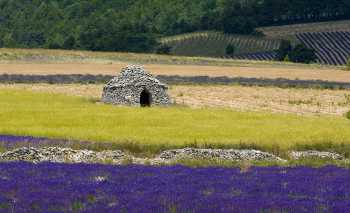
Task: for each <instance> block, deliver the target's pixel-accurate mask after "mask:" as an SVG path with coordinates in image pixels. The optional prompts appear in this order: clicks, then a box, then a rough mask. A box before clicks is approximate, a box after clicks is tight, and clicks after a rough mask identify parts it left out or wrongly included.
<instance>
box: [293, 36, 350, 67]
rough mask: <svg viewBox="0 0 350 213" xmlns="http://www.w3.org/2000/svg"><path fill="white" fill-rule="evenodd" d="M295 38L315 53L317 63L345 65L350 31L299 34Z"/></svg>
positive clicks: (348, 54)
mask: <svg viewBox="0 0 350 213" xmlns="http://www.w3.org/2000/svg"><path fill="white" fill-rule="evenodd" d="M297 38H298V39H299V40H300V41H301V42H302V43H303V44H305V45H306V46H307V47H309V48H312V49H314V50H315V51H316V56H317V58H318V62H320V63H323V64H330V65H342V64H346V63H347V61H348V60H349V56H350V31H338V32H320V33H301V34H298V35H297Z"/></svg>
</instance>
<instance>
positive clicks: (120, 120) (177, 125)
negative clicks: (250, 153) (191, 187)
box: [0, 90, 350, 152]
mask: <svg viewBox="0 0 350 213" xmlns="http://www.w3.org/2000/svg"><path fill="white" fill-rule="evenodd" d="M0 121H1V123H0V134H13V135H31V136H42V137H50V138H62V139H71V140H87V141H96V142H113V143H116V144H119V145H121V146H122V145H125V146H128V145H130V144H133V145H134V146H135V147H143V148H147V147H153V148H152V149H153V150H152V151H154V150H160V149H165V148H175V147H184V146H195V147H217V148H222V147H224V148H229V147H238V146H239V147H241V148H244V147H247V148H248V147H253V148H262V149H269V150H275V152H279V150H286V149H290V148H293V147H296V146H301V145H305V146H312V145H314V144H333V145H348V144H350V131H349V129H350V121H349V120H347V119H345V118H338V117H302V116H297V115H289V114H288V115H287V114H269V113H257V112H235V111H232V110H229V109H191V108H186V107H165V108H159V107H156V108H133V107H116V106H111V105H104V104H99V103H93V102H91V101H89V100H87V99H84V98H77V97H68V96H64V95H52V94H46V93H33V92H28V91H19V90H0Z"/></svg>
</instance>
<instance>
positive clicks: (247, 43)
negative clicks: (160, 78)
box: [160, 32, 280, 58]
mask: <svg viewBox="0 0 350 213" xmlns="http://www.w3.org/2000/svg"><path fill="white" fill-rule="evenodd" d="M160 41H161V43H162V44H165V45H168V46H170V47H171V52H170V53H171V54H173V55H182V56H205V57H232V55H230V56H228V55H227V54H226V47H227V46H228V45H230V44H231V45H233V47H234V54H233V57H236V56H241V55H246V54H251V53H256V52H273V51H274V50H277V49H278V48H279V45H280V41H279V40H277V39H266V38H263V37H258V36H245V35H227V34H223V33H219V32H196V33H188V34H183V35H177V36H171V37H165V38H162V39H161V40H160ZM237 58H239V57H237ZM243 58H244V57H243Z"/></svg>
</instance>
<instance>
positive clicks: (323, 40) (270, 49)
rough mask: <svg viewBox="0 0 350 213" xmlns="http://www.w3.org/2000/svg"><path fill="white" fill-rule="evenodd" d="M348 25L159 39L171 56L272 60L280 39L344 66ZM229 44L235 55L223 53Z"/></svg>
mask: <svg viewBox="0 0 350 213" xmlns="http://www.w3.org/2000/svg"><path fill="white" fill-rule="evenodd" d="M349 27H350V21H348V20H346V21H333V22H320V23H308V24H293V25H285V26H272V27H260V28H257V29H256V30H257V31H258V32H261V33H262V34H263V35H264V36H242V35H225V34H222V33H218V32H194V33H187V34H183V35H177V36H170V37H164V38H162V39H161V40H160V41H161V42H162V43H163V44H166V45H168V46H170V47H171V51H170V53H171V54H172V55H185V56H207V57H208V56H209V57H225V58H233V59H246V60H262V61H271V60H274V59H275V57H276V52H275V51H276V50H277V49H278V48H279V45H280V42H281V40H282V39H283V40H289V41H291V43H292V44H293V45H296V44H304V45H305V46H307V47H308V48H311V49H314V50H315V51H316V56H317V58H318V60H317V62H318V63H321V64H329V65H344V64H346V63H347V60H348V59H349V56H350V47H349V38H350V37H349V32H348V29H349ZM229 44H231V45H233V46H234V47H235V52H234V54H231V55H227V54H226V53H225V50H226V47H227V46H228V45H229Z"/></svg>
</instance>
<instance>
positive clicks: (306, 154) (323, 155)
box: [289, 150, 344, 160]
mask: <svg viewBox="0 0 350 213" xmlns="http://www.w3.org/2000/svg"><path fill="white" fill-rule="evenodd" d="M289 154H290V157H291V158H292V159H294V160H299V159H304V158H318V159H331V160H344V156H342V155H340V154H338V153H335V152H320V151H314V150H310V151H292V152H290V153H289Z"/></svg>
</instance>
